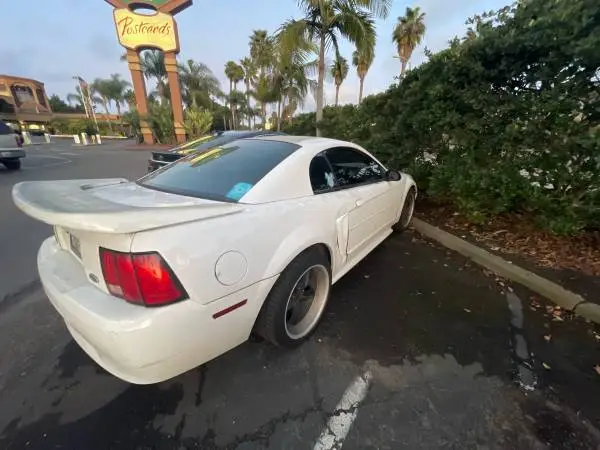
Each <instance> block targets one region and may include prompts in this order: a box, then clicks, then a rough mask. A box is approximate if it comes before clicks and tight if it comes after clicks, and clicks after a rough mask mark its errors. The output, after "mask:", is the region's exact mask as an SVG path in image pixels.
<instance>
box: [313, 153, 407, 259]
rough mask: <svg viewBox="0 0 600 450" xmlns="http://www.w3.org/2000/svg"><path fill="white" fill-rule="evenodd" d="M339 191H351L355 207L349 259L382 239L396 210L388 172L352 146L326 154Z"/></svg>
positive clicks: (350, 219)
mask: <svg viewBox="0 0 600 450" xmlns="http://www.w3.org/2000/svg"><path fill="white" fill-rule="evenodd" d="M325 156H326V158H327V160H328V162H329V164H330V165H331V167H332V170H333V176H334V178H335V184H336V187H337V189H339V190H343V191H346V192H348V193H349V194H350V195H351V196H352V199H353V202H354V205H353V208H352V209H351V210H350V211H349V213H348V241H347V245H346V252H347V257H348V259H350V260H351V259H352V258H354V257H355V256H356V255H357V254H359V253H360V252H361V251H362V250H364V249H365V248H366V247H368V246H369V245H370V244H372V242H373V241H374V240H375V239H377V238H378V237H379V236H381V234H382V233H384V232H385V231H386V230H387V229H389V227H390V226H391V225H392V223H393V221H394V219H395V216H396V212H397V211H396V209H395V208H393V207H392V204H393V198H394V194H393V192H392V190H391V189H390V182H388V181H387V179H386V173H385V172H386V171H385V169H384V168H383V167H382V166H381V165H380V164H379V163H378V162H377V161H375V160H374V159H373V158H372V157H370V156H369V155H368V154H366V153H364V152H362V151H360V150H357V149H354V148H349V147H336V148H333V149H329V150H327V151H326V153H325Z"/></svg>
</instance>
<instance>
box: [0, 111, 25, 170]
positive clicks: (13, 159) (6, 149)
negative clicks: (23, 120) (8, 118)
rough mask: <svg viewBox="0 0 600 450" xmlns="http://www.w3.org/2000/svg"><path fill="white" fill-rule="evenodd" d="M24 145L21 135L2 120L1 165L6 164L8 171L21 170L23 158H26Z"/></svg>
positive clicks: (0, 135) (0, 133)
mask: <svg viewBox="0 0 600 450" xmlns="http://www.w3.org/2000/svg"><path fill="white" fill-rule="evenodd" d="M22 145H23V138H22V137H21V133H19V132H18V131H15V130H13V129H12V128H11V127H9V126H8V125H6V124H5V123H4V122H2V121H1V120H0V163H2V164H4V165H5V166H6V168H7V169H8V170H19V169H20V168H21V158H24V157H25V150H23V148H22V147H21V146H22Z"/></svg>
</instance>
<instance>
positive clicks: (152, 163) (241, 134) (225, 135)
mask: <svg viewBox="0 0 600 450" xmlns="http://www.w3.org/2000/svg"><path fill="white" fill-rule="evenodd" d="M285 134H286V133H281V132H279V131H264V130H261V131H220V132H217V133H214V134H212V135H208V136H203V137H201V138H198V139H196V140H194V141H191V142H187V143H185V144H183V145H179V146H177V147H174V148H172V149H170V150H166V151H162V152H152V158H151V159H150V160H148V172H153V171H155V170H156V169H159V168H161V167H163V166H165V165H167V164H169V163H172V162H173V161H177V160H178V159H179V158H182V157H183V156H185V155H187V154H189V153H192V152H205V151H207V150H210V149H211V148H214V147H217V146H219V145H225V144H227V143H229V142H231V141H235V140H236V139H246V138H251V137H257V136H277V135H285Z"/></svg>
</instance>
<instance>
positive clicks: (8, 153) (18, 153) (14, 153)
mask: <svg viewBox="0 0 600 450" xmlns="http://www.w3.org/2000/svg"><path fill="white" fill-rule="evenodd" d="M15 158H25V150H23V149H10V150H2V149H0V159H15Z"/></svg>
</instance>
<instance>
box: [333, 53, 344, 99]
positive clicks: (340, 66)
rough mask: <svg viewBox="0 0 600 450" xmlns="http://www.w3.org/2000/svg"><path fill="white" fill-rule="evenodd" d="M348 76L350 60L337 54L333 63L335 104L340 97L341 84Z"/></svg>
mask: <svg viewBox="0 0 600 450" xmlns="http://www.w3.org/2000/svg"><path fill="white" fill-rule="evenodd" d="M347 76H348V61H347V60H346V58H344V57H343V56H339V55H338V56H337V58H335V61H333V64H332V65H331V77H332V78H333V82H334V83H335V106H337V105H338V103H339V99H340V86H341V85H342V83H343V82H344V80H345V79H346V77H347Z"/></svg>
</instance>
